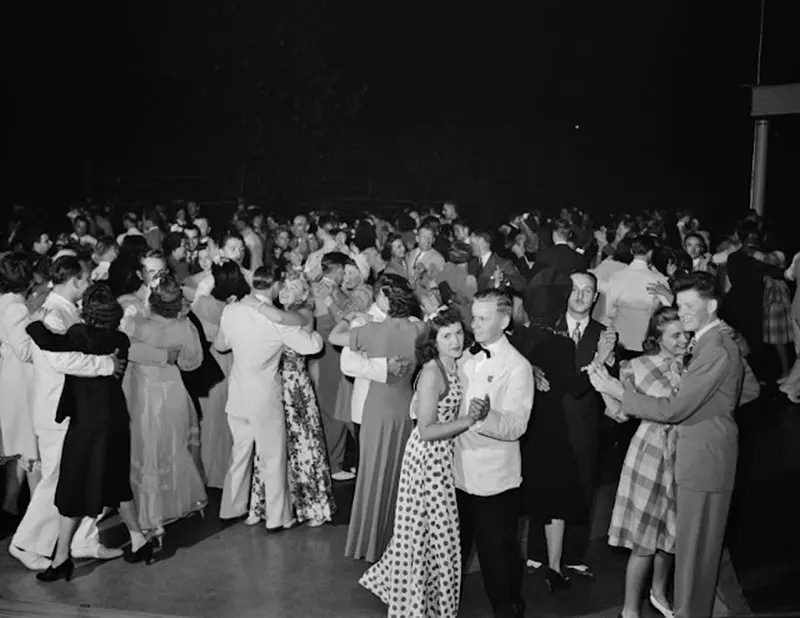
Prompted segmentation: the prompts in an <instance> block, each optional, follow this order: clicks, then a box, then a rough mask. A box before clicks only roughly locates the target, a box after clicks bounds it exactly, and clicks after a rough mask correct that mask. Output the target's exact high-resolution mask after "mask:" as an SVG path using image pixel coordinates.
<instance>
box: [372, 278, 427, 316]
mask: <svg viewBox="0 0 800 618" xmlns="http://www.w3.org/2000/svg"><path fill="white" fill-rule="evenodd" d="M378 292H382V293H383V295H384V296H386V299H387V300H388V301H389V316H391V317H393V318H408V317H411V316H413V317H417V318H418V317H419V316H420V308H419V302H417V297H416V296H414V291H413V290H412V289H411V285H410V284H409V283H408V281H407V280H406V279H405V277H401V276H400V275H392V274H388V275H381V276H380V277H378V280H377V281H376V282H375V296H377V295H378Z"/></svg>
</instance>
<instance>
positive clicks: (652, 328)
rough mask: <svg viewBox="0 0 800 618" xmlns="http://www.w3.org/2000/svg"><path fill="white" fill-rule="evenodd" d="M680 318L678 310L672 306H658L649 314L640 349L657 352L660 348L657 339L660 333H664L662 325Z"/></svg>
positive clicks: (652, 352) (646, 352)
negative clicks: (645, 332)
mask: <svg viewBox="0 0 800 618" xmlns="http://www.w3.org/2000/svg"><path fill="white" fill-rule="evenodd" d="M678 320H680V317H678V310H677V309H675V308H674V307H659V308H658V309H656V310H655V312H654V313H653V315H652V316H650V322H649V323H648V325H647V334H646V335H645V336H644V341H642V350H643V351H644V353H645V354H647V355H650V354H658V352H659V351H660V350H661V346H660V345H659V343H658V342H659V341H660V339H661V335H662V334H663V333H664V327H665V326H666V325H667V324H670V323H672V322H677V321H678Z"/></svg>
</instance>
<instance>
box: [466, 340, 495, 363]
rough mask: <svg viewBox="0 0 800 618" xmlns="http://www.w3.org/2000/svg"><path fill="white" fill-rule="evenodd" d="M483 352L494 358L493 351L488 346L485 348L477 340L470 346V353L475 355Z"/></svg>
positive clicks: (487, 356)
mask: <svg viewBox="0 0 800 618" xmlns="http://www.w3.org/2000/svg"><path fill="white" fill-rule="evenodd" d="M481 352H483V353H484V354H486V358H487V359H488V358H492V353H491V352H490V351H489V350H487V349H486V348H484V347H483V346H482V345H481V344H480V343H477V342H476V343H473V344H472V345H471V346H470V348H469V353H470V354H472V355H473V356H475V355H476V354H480V353H481Z"/></svg>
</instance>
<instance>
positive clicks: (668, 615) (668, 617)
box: [650, 590, 675, 618]
mask: <svg viewBox="0 0 800 618" xmlns="http://www.w3.org/2000/svg"><path fill="white" fill-rule="evenodd" d="M650 605H652V606H653V607H654V608H655V609H656V611H658V613H660V614H661V615H662V616H664V618H674V616H675V614H674V613H673V612H672V610H671V609H670V608H669V607H667V606H666V605H664V604H663V603H661V602H660V601H659V600H658V599H657V598H656V595H654V594H653V591H652V590H651V591H650Z"/></svg>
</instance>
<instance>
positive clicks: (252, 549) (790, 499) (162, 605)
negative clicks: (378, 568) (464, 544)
mask: <svg viewBox="0 0 800 618" xmlns="http://www.w3.org/2000/svg"><path fill="white" fill-rule="evenodd" d="M739 423H740V428H741V434H742V440H741V442H742V449H741V450H742V453H741V458H740V470H739V480H738V485H737V493H736V497H735V500H734V511H733V513H732V516H731V525H730V526H729V528H730V535H729V536H730V538H729V546H730V548H731V554H732V556H733V560H734V564H735V565H736V568H737V571H738V574H739V578H740V580H741V583H742V587H743V589H744V592H745V595H746V597H747V600H748V602H749V603H750V606H751V608H752V610H753V612H754V613H755V614H756V615H764V616H766V615H772V616H775V615H785V616H788V615H798V611H800V592H798V590H797V586H796V583H797V582H798V581H800V560H798V557H799V556H800V541H799V540H798V538H799V535H798V534H797V522H798V507H799V505H800V483H798V481H797V479H798V478H799V477H800V408H799V407H798V406H794V407H790V406H788V405H786V403H785V400H784V401H769V402H766V403H763V402H762V403H760V404H759V405H758V406H755V407H753V408H751V409H749V410H743V411H742V414H741V415H740V418H739ZM609 461H610V463H608V464H607V466H606V467H607V469H608V470H610V471H612V472H613V469H614V466H615V464H614V462H613V457H612V458H609ZM607 478H608V480H609V482H607V483H606V484H605V485H604V486H603V487H602V488H601V491H600V495H599V498H598V506H597V513H596V516H595V525H594V535H595V536H596V538H595V539H594V540H593V542H592V545H591V548H590V555H589V560H588V562H589V563H590V564H591V565H592V566H593V568H594V570H595V572H596V574H597V579H596V581H594V582H586V581H581V580H577V581H575V580H574V582H573V586H572V588H571V589H569V590H567V591H562V592H559V593H557V594H555V595H550V594H548V593H547V591H546V589H545V587H544V581H543V577H542V575H541V574H539V573H531V574H527V575H526V576H525V580H524V587H523V596H524V599H525V601H526V603H527V606H528V612H527V615H528V616H597V617H599V616H603V617H606V616H608V617H611V616H616V615H617V612H618V611H619V608H620V607H621V604H622V594H623V583H624V570H625V561H626V558H627V555H626V553H625V552H624V551H615V550H612V549H611V548H609V547H608V546H607V544H606V543H605V539H604V538H603V530H604V526H606V525H607V518H608V515H609V511H610V503H611V500H612V496H613V491H614V485H613V482H610V481H611V479H612V474H611V473H608V474H607ZM352 492H353V482H347V483H338V484H337V485H336V495H337V502H338V503H339V505H340V512H339V515H338V516H337V520H336V521H335V522H334V525H329V526H324V527H322V528H316V529H311V528H308V527H306V526H301V527H299V528H296V529H294V530H291V531H287V532H283V533H280V534H276V535H267V534H266V532H265V531H264V529H263V528H261V527H248V526H245V525H244V524H243V523H242V522H237V523H234V524H231V525H225V526H223V525H222V524H221V522H220V521H219V519H217V517H216V512H217V505H218V503H219V492H218V491H212V492H211V493H210V500H211V504H210V505H209V508H208V513H207V516H206V517H205V518H204V519H203V518H200V517H199V516H198V517H193V518H191V519H188V520H185V521H182V522H179V523H177V524H175V525H173V526H170V527H169V529H168V533H167V538H166V542H165V545H164V548H163V549H162V550H161V551H160V552H159V553H158V554H157V560H156V562H154V563H153V564H152V565H150V566H145V565H130V564H127V563H125V562H123V561H122V560H114V561H111V562H108V563H101V562H96V561H88V562H80V563H79V564H78V565H77V566H78V568H77V569H76V571H75V575H74V577H73V580H72V581H71V582H70V583H67V582H63V581H62V582H57V583H54V584H42V583H40V582H38V581H37V580H36V578H35V577H34V575H33V574H32V573H30V572H28V571H25V570H24V569H23V568H22V567H21V566H20V565H19V564H18V563H17V562H16V561H15V560H14V559H13V558H11V557H10V556H9V555H8V552H7V548H8V543H9V540H10V536H9V532H8V531H7V530H5V531H3V533H2V537H3V540H2V541H0V617H3V616H14V617H24V616H64V617H67V616H76V617H78V616H80V617H84V618H92V617H100V616H109V617H112V616H113V617H127V616H209V617H212V616H213V617H231V618H239V617H242V618H246V617H250V616H253V617H255V616H258V617H264V616H267V617H272V616H275V617H283V616H287V617H294V616H297V617H314V616H342V617H353V618H356V617H360V616H376V617H377V616H381V615H385V609H384V607H383V606H382V604H381V603H380V602H379V601H378V600H377V599H376V598H375V597H374V596H372V595H371V594H370V593H368V592H367V591H365V590H364V589H362V588H361V587H360V586H359V585H358V583H357V582H358V578H359V576H360V575H361V573H362V572H363V571H364V569H365V567H366V565H365V563H363V562H356V561H353V560H349V559H346V558H345V557H344V555H343V554H344V543H345V537H346V534H347V526H346V521H347V517H348V510H349V505H350V500H351V499H352ZM101 527H102V529H103V533H102V534H103V538H104V540H105V541H106V542H107V543H109V544H118V543H120V542H121V541H122V539H123V538H124V530H123V529H122V527H121V525H120V524H119V520H118V518H117V517H112V518H111V519H110V520H108V521H107V522H104V525H103V526H101ZM459 615H460V616H464V617H485V616H489V615H491V613H490V610H489V607H488V602H487V600H486V595H485V593H484V591H483V585H482V583H481V579H480V574H479V573H477V572H473V573H471V574H470V575H468V577H467V579H466V588H465V591H464V597H463V602H462V606H461V612H460V614H459ZM644 615H645V616H648V617H649V616H652V617H655V616H657V615H658V614H656V613H655V612H654V611H653V610H652V609H650V608H647V609H646V612H645V614H644Z"/></svg>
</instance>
